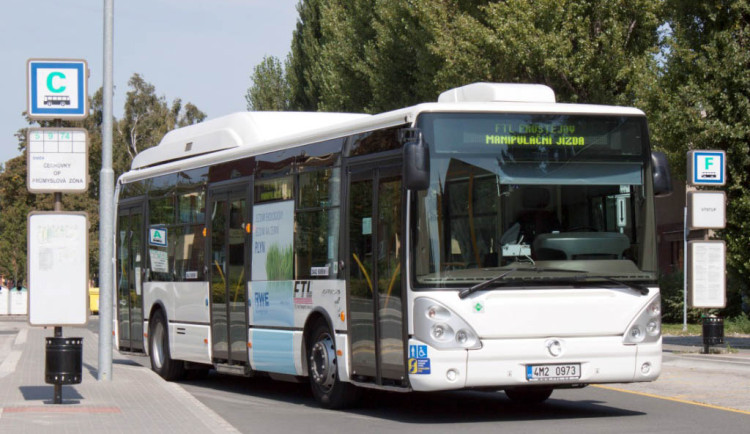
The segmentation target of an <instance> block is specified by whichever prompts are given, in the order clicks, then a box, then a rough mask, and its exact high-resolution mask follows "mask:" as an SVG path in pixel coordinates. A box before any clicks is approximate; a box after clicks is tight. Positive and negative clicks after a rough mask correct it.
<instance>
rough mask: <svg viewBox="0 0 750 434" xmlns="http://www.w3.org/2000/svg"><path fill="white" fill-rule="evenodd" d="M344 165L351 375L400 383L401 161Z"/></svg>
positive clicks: (402, 383)
mask: <svg viewBox="0 0 750 434" xmlns="http://www.w3.org/2000/svg"><path fill="white" fill-rule="evenodd" d="M398 164H399V163H398V162H394V165H390V166H389V165H384V164H383V162H382V161H380V162H378V163H377V164H373V163H370V164H358V165H350V166H349V169H348V171H347V175H348V176H347V179H348V184H347V188H348V190H347V197H348V198H349V201H348V208H347V219H346V221H347V228H348V249H347V254H346V256H345V258H346V263H347V266H346V270H347V271H346V273H347V290H348V292H349V309H350V310H349V315H348V318H349V332H350V339H351V348H350V351H351V355H350V356H351V366H352V379H353V380H354V381H358V382H371V383H375V384H378V385H385V386H395V387H402V386H406V385H407V383H406V381H407V380H406V377H407V376H406V365H405V360H404V358H405V352H404V341H405V331H404V322H403V315H404V313H403V306H404V304H405V303H404V302H403V299H402V282H401V276H402V273H401V261H402V256H403V255H402V251H403V242H404V239H403V229H402V212H401V210H402V206H403V205H402V202H401V199H402V190H401V166H400V165H398Z"/></svg>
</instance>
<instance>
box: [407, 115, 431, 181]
mask: <svg viewBox="0 0 750 434" xmlns="http://www.w3.org/2000/svg"><path fill="white" fill-rule="evenodd" d="M403 137H404V141H405V143H404V185H405V186H406V188H408V189H409V190H425V189H427V187H429V186H430V151H429V150H428V149H427V145H425V144H424V141H423V140H422V132H421V131H419V130H418V129H408V130H405V131H404V132H403Z"/></svg>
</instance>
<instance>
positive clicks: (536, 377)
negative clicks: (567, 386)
mask: <svg viewBox="0 0 750 434" xmlns="http://www.w3.org/2000/svg"><path fill="white" fill-rule="evenodd" d="M579 378H581V364H580V363H568V364H564V365H526V379H527V380H528V381H562V380H577V379H579Z"/></svg>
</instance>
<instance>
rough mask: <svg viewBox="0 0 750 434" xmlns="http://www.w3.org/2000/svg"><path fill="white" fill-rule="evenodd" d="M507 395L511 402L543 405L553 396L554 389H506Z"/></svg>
mask: <svg viewBox="0 0 750 434" xmlns="http://www.w3.org/2000/svg"><path fill="white" fill-rule="evenodd" d="M505 394H506V395H507V396H508V398H510V400H511V401H513V402H517V403H519V404H541V403H542V402H544V401H546V400H547V398H549V397H550V395H552V389H547V388H537V387H533V388H532V387H529V388H518V389H506V390H505Z"/></svg>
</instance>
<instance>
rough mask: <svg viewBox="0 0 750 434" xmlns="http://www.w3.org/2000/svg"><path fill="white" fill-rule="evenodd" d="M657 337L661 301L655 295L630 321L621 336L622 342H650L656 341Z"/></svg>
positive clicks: (658, 335)
mask: <svg viewBox="0 0 750 434" xmlns="http://www.w3.org/2000/svg"><path fill="white" fill-rule="evenodd" d="M659 338H661V301H660V299H659V296H658V295H657V296H656V298H654V299H653V300H651V301H650V302H649V304H648V305H647V306H646V308H645V309H643V310H642V311H641V312H640V313H639V314H638V316H637V317H636V318H635V320H634V321H633V322H632V323H630V325H629V326H628V329H627V332H625V336H623V343H626V344H641V343H651V342H656V341H658V340H659Z"/></svg>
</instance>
